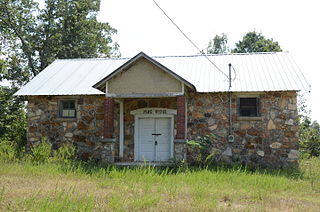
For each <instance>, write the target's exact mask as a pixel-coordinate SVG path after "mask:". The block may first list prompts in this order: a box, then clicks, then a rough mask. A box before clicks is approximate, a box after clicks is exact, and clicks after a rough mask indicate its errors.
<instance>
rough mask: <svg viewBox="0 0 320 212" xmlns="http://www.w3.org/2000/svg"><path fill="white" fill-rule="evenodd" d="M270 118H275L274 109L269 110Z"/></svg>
mask: <svg viewBox="0 0 320 212" xmlns="http://www.w3.org/2000/svg"><path fill="white" fill-rule="evenodd" d="M270 118H271V119H272V120H273V119H275V118H276V113H275V112H274V111H271V112H270Z"/></svg>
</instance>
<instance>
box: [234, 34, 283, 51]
mask: <svg viewBox="0 0 320 212" xmlns="http://www.w3.org/2000/svg"><path fill="white" fill-rule="evenodd" d="M281 51H282V50H281V47H280V45H279V44H278V42H277V41H273V39H272V38H271V39H268V38H265V37H264V36H263V35H262V34H261V33H258V32H256V31H253V32H248V33H247V34H245V36H244V37H243V38H242V40H241V41H239V42H238V43H236V47H235V48H234V49H233V50H232V52H233V53H247V52H281Z"/></svg>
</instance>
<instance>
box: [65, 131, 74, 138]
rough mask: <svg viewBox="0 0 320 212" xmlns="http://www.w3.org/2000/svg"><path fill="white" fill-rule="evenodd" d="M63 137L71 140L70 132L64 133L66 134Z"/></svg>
mask: <svg viewBox="0 0 320 212" xmlns="http://www.w3.org/2000/svg"><path fill="white" fill-rule="evenodd" d="M65 137H67V138H71V137H73V134H72V133H70V132H68V133H66V134H65Z"/></svg>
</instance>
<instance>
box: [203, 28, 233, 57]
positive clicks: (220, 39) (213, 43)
mask: <svg viewBox="0 0 320 212" xmlns="http://www.w3.org/2000/svg"><path fill="white" fill-rule="evenodd" d="M227 43H228V36H227V35H226V34H224V33H222V34H221V35H215V36H214V38H213V39H212V40H210V41H209V44H208V47H207V49H206V53H207V54H226V53H228V52H229V48H228V46H227Z"/></svg>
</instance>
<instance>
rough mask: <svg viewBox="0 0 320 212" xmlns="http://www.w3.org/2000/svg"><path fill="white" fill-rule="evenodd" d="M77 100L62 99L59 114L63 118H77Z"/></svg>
mask: <svg viewBox="0 0 320 212" xmlns="http://www.w3.org/2000/svg"><path fill="white" fill-rule="evenodd" d="M75 105H76V104H75V100H60V104H59V116H60V117H61V118H75V117H76V107H75Z"/></svg>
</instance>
